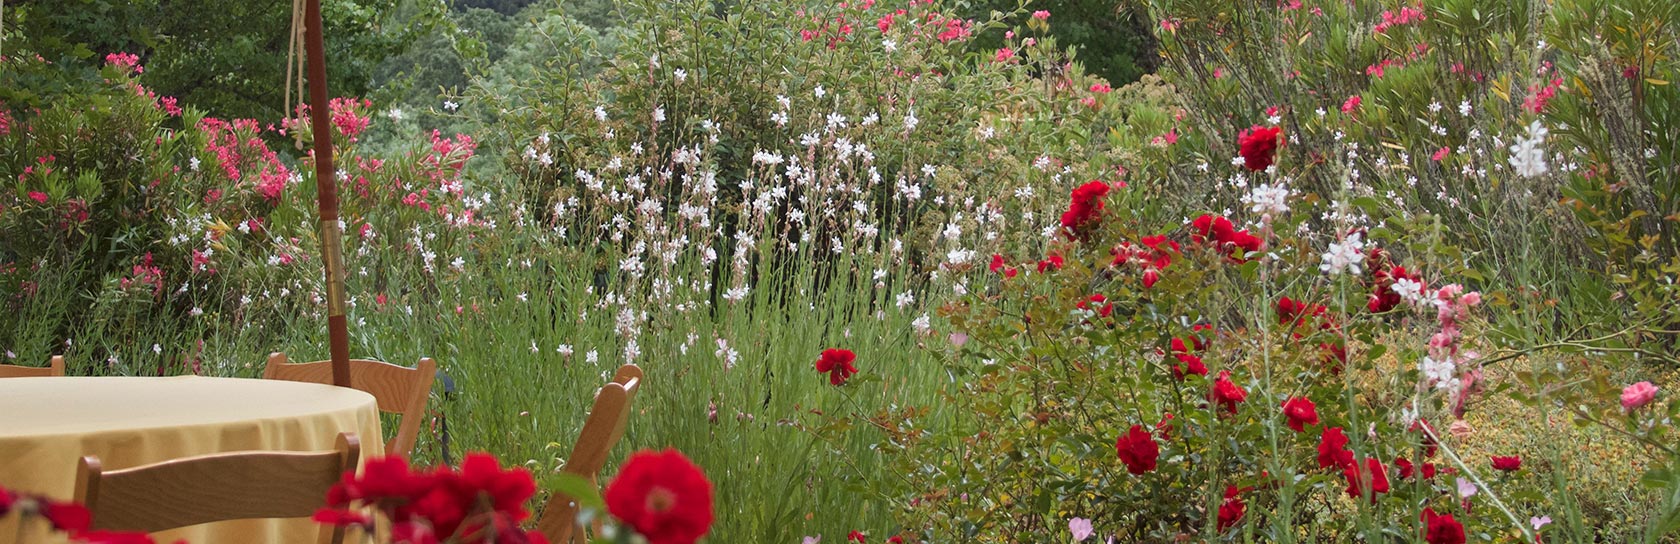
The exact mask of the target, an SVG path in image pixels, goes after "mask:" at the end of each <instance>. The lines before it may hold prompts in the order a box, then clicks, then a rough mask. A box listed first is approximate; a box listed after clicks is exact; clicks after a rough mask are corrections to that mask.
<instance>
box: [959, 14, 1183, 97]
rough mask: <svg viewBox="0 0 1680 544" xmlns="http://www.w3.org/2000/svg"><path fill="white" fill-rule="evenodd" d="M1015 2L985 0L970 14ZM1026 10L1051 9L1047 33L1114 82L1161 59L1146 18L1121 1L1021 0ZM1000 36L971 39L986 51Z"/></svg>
mask: <svg viewBox="0 0 1680 544" xmlns="http://www.w3.org/2000/svg"><path fill="white" fill-rule="evenodd" d="M1021 3H1022V2H1020V1H1019V0H987V1H983V2H974V8H973V11H974V13H973V15H972V16H973V17H977V18H985V17H986V16H987V15H989V14H990V13H991V12H993V11H999V12H1005V13H1007V12H1010V11H1013V10H1015V9H1017V7H1018V4H1021ZM1025 9H1026V10H1027V11H1029V12H1032V11H1038V10H1044V11H1048V12H1050V19H1049V23H1050V24H1049V28H1050V32H1049V35H1051V36H1054V37H1055V38H1056V41H1057V42H1059V43H1061V44H1063V45H1064V46H1066V47H1068V48H1070V49H1072V50H1073V51H1074V52H1075V53H1076V55H1075V57H1074V58H1076V59H1078V60H1079V62H1080V64H1083V65H1084V66H1085V70H1086V71H1087V72H1089V73H1091V74H1093V75H1096V76H1098V77H1101V78H1103V79H1106V80H1108V81H1109V82H1110V83H1112V84H1113V85H1116V86H1119V85H1124V84H1127V83H1131V82H1133V81H1137V80H1138V79H1139V78H1142V77H1143V76H1144V75H1145V74H1153V73H1155V71H1156V70H1157V69H1158V68H1159V67H1160V63H1161V59H1160V55H1159V53H1158V51H1157V50H1156V49H1157V47H1158V44H1157V43H1156V40H1155V34H1154V31H1153V29H1151V28H1150V27H1149V26H1147V21H1146V20H1145V19H1147V17H1145V16H1140V14H1138V13H1136V12H1134V11H1133V10H1132V9H1129V8H1128V7H1126V5H1125V4H1124V3H1121V2H1112V1H1103V0H1032V1H1028V2H1025ZM1001 38H1002V37H1001V36H990V37H984V38H981V39H979V40H976V41H975V48H976V50H979V51H990V50H993V49H996V48H997V47H1000V46H1001V45H1002V43H1003V42H1002V39H1001Z"/></svg>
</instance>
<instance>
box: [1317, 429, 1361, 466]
mask: <svg viewBox="0 0 1680 544" xmlns="http://www.w3.org/2000/svg"><path fill="white" fill-rule="evenodd" d="M1347 444H1348V437H1347V435H1346V434H1342V428H1341V427H1330V428H1327V429H1324V432H1323V433H1321V434H1320V435H1319V437H1318V468H1329V467H1342V466H1347V465H1351V464H1353V452H1351V451H1348V450H1347Z"/></svg>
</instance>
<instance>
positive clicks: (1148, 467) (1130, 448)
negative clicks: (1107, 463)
mask: <svg viewBox="0 0 1680 544" xmlns="http://www.w3.org/2000/svg"><path fill="white" fill-rule="evenodd" d="M1114 452H1115V453H1116V454H1118V455H1119V456H1120V460H1121V461H1123V462H1125V463H1126V472H1130V473H1132V474H1133V475H1138V476H1141V475H1143V473H1145V472H1149V471H1152V470H1155V461H1156V460H1157V459H1159V458H1160V457H1161V447H1160V446H1157V445H1156V444H1155V437H1153V436H1150V435H1149V431H1145V430H1143V426H1142V425H1133V426H1132V430H1130V431H1127V432H1126V434H1123V435H1120V438H1118V439H1116V440H1115V441H1114Z"/></svg>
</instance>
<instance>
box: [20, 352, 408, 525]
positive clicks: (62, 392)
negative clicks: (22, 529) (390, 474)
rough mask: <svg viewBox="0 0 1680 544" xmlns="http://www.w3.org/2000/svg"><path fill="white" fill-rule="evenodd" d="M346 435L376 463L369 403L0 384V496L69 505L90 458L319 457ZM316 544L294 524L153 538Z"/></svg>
mask: <svg viewBox="0 0 1680 544" xmlns="http://www.w3.org/2000/svg"><path fill="white" fill-rule="evenodd" d="M344 431H354V432H355V433H356V434H357V435H358V437H359V438H360V439H361V445H362V459H363V461H366V460H367V459H368V458H370V457H373V456H377V455H380V454H381V453H383V451H384V442H385V440H384V438H382V435H381V434H380V430H379V411H378V405H377V403H376V402H375V401H374V398H373V396H372V395H369V394H367V393H365V392H362V391H358V390H355V389H348V388H342V387H333V386H330V385H320V384H313V383H300V382H290V381H279V380H249V379H236V378H205V377H198V376H177V377H168V378H115V377H102V378H86V377H64V378H7V379H0V486H3V487H6V488H8V489H12V490H15V491H22V492H30V493H39V494H44V495H47V496H49V497H54V498H57V499H63V500H69V499H72V498H73V495H74V494H75V479H76V466H77V462H78V460H79V459H81V458H82V456H84V455H97V456H99V460H100V462H101V463H102V464H103V465H104V468H105V470H107V471H111V470H121V469H125V468H131V467H135V466H139V465H146V464H151V463H156V462H160V461H167V460H170V459H178V458H182V457H190V456H195V455H204V454H211V453H223V452H234V451H251V450H269V451H327V450H332V449H333V448H334V446H335V444H336V441H337V438H338V433H340V432H344ZM16 523H17V515H16V514H13V515H10V516H7V518H6V519H4V520H0V544H3V543H5V542H8V541H9V539H11V538H14V536H13V535H15V534H17V532H16ZM34 525H41V523H39V522H36V523H34ZM28 532H32V533H33V532H37V531H28ZM317 534H319V533H318V529H317V526H316V525H315V524H314V523H313V522H311V521H310V520H308V519H307V518H302V519H287V520H240V521H230V522H221V523H209V524H203V525H195V526H192V527H184V528H181V529H176V530H171V531H165V532H162V533H156V534H155V535H154V536H155V537H158V538H157V540H158V541H159V542H174V541H175V540H177V539H186V540H187V541H188V542H190V543H192V544H208V543H214V542H242V543H246V542H249V543H264V542H272V543H281V542H285V543H291V542H313V541H314V539H315V537H316V535H317ZM26 538H28V537H26ZM28 541H30V542H41V541H42V540H41V539H40V538H39V537H36V538H32V539H29V540H28Z"/></svg>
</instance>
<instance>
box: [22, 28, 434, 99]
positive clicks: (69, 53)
mask: <svg viewBox="0 0 1680 544" xmlns="http://www.w3.org/2000/svg"><path fill="white" fill-rule="evenodd" d="M8 4H9V5H7V6H6V23H7V25H6V26H7V27H8V36H7V38H8V39H7V47H8V49H12V48H17V49H25V50H30V51H33V52H36V53H38V54H40V55H41V56H42V57H44V58H45V59H46V60H48V61H49V62H52V63H53V64H54V65H55V66H56V68H57V69H56V70H52V71H50V72H48V73H43V74H35V77H32V78H28V79H24V78H9V80H8V81H6V83H8V85H6V87H8V89H7V90H6V91H5V94H0V100H5V102H6V104H7V105H8V106H9V107H13V108H17V107H36V106H39V105H40V104H39V103H38V98H36V97H39V96H45V95H51V94H52V92H51V91H52V89H55V88H62V87H63V86H66V85H74V84H76V83H77V82H78V81H85V80H91V79H92V78H95V77H97V73H96V70H97V69H98V67H99V66H100V65H101V64H103V59H104V58H105V55H107V54H110V53H116V52H128V53H134V54H136V55H139V56H140V62H141V64H142V65H144V66H145V68H146V82H147V84H148V86H149V87H150V89H151V90H153V91H156V92H157V93H158V94H160V95H166V96H174V97H176V98H178V99H180V100H181V102H182V103H188V104H193V105H195V106H197V107H199V108H202V109H204V110H207V111H209V112H211V114H212V115H216V116H220V117H230V118H253V119H258V120H261V121H263V122H265V123H266V122H274V121H277V120H279V119H280V118H281V117H283V116H284V115H285V112H283V111H281V110H282V109H283V108H284V107H285V105H284V103H285V96H284V93H285V89H284V87H285V82H286V46H287V44H288V40H289V37H290V31H291V21H292V19H291V8H292V5H291V2H286V1H284V0H274V1H257V2H220V1H215V0H24V1H22V2H8ZM321 9H322V19H323V20H324V22H325V24H326V34H327V36H328V37H329V38H328V40H327V58H328V59H330V61H329V62H328V63H327V70H328V78H329V80H330V81H329V86H330V88H331V89H332V92H333V94H334V95H340V96H359V95H362V94H365V93H367V91H368V90H369V89H370V88H371V84H372V83H373V78H372V76H373V74H374V68H375V66H376V65H378V64H379V63H380V62H381V61H383V60H384V59H386V58H389V57H392V56H394V55H397V54H398V53H401V52H403V51H405V50H407V49H409V47H410V46H411V45H413V44H414V43H415V41H416V40H417V39H418V38H420V37H421V36H424V35H427V34H430V33H432V32H433V31H435V30H437V29H438V28H440V27H441V26H442V25H444V24H445V23H447V22H448V17H447V15H448V5H447V4H446V3H445V2H444V1H442V0H400V1H397V2H393V1H390V0H324V1H323V2H322V8H321Z"/></svg>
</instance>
